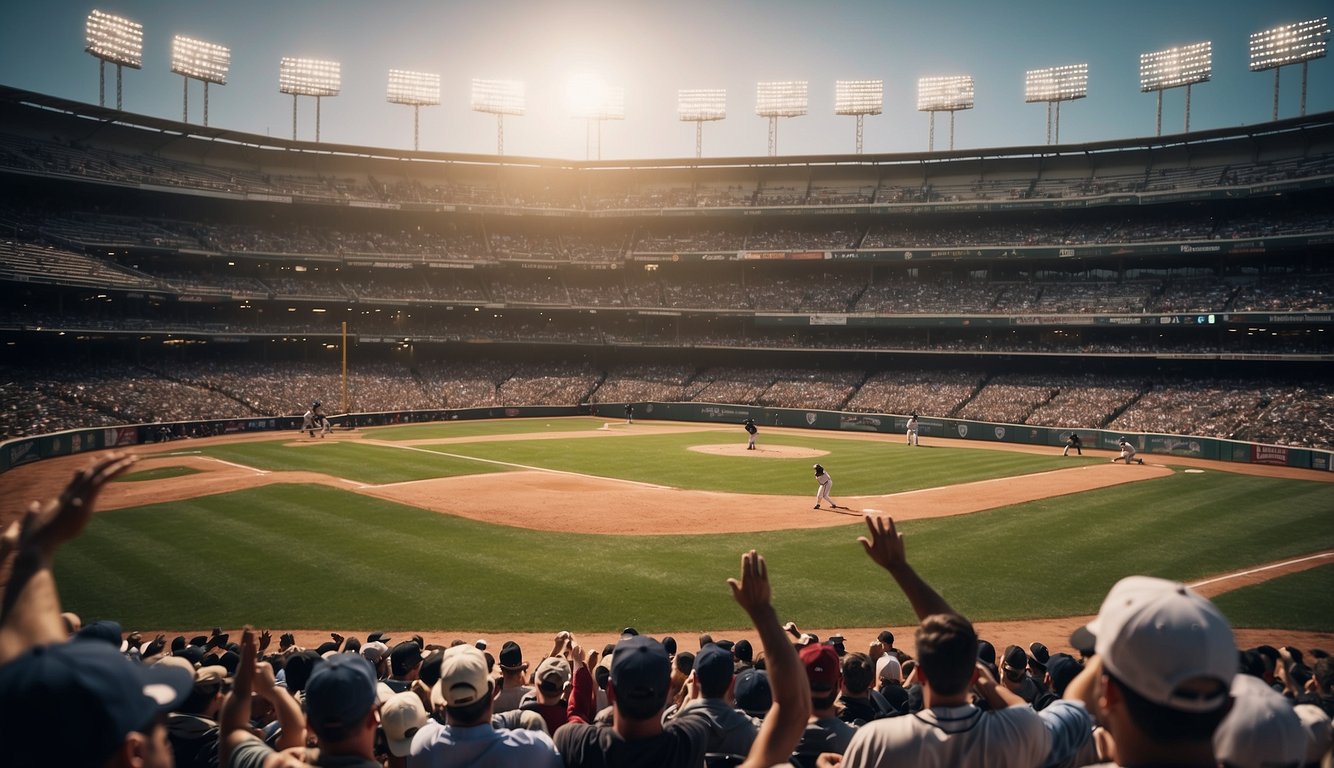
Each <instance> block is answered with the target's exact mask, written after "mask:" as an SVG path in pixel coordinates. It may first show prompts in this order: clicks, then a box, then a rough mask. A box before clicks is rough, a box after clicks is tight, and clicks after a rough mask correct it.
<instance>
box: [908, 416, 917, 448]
mask: <svg viewBox="0 0 1334 768" xmlns="http://www.w3.org/2000/svg"><path fill="white" fill-rule="evenodd" d="M907 432H908V445H917V414H915V413H914V414H911V415H910V416H908V428H907Z"/></svg>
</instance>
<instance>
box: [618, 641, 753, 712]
mask: <svg viewBox="0 0 1334 768" xmlns="http://www.w3.org/2000/svg"><path fill="white" fill-rule="evenodd" d="M706 647H707V646H706ZM703 652H704V650H703V649H702V648H701V649H700V653H703ZM729 656H730V654H729ZM698 657H699V654H696V660H697V661H698ZM671 679H672V662H671V659H669V658H667V649H666V648H663V647H662V643H659V642H658V641H657V640H654V639H653V638H650V637H631V638H627V639H625V640H622V641H621V642H619V643H617V644H616V650H615V652H614V653H613V655H612V657H611V684H612V685H613V686H615V687H616V698H618V699H622V700H627V701H654V700H658V699H662V698H663V697H664V696H665V695H666V693H667V686H668V685H669V684H670V683H671Z"/></svg>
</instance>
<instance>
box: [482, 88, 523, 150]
mask: <svg viewBox="0 0 1334 768" xmlns="http://www.w3.org/2000/svg"><path fill="white" fill-rule="evenodd" d="M472 108H473V111H474V112H485V113H488V114H492V115H495V116H496V154H497V155H501V156H504V154H505V115H522V114H523V113H524V86H523V83H522V82H521V81H519V80H478V79H476V78H474V79H473V81H472Z"/></svg>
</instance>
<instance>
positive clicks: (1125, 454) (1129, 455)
mask: <svg viewBox="0 0 1334 768" xmlns="http://www.w3.org/2000/svg"><path fill="white" fill-rule="evenodd" d="M1117 445H1119V446H1121V455H1120V456H1116V457H1114V458H1113V459H1112V463H1113V464H1115V463H1116V462H1117V460H1118V459H1123V460H1124V461H1125V462H1126V463H1127V464H1129V463H1131V462H1132V461H1138V462H1139V463H1140V464H1143V463H1144V459H1137V458H1135V453H1136V451H1135V446H1133V445H1131V444H1130V441H1129V440H1127V439H1125V438H1124V437H1123V438H1121V439H1120V441H1118V442H1117Z"/></svg>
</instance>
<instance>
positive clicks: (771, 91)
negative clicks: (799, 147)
mask: <svg viewBox="0 0 1334 768" xmlns="http://www.w3.org/2000/svg"><path fill="white" fill-rule="evenodd" d="M807 101H808V99H807V83H806V81H805V80H773V81H769V82H764V83H756V84H755V114H757V115H759V116H760V117H767V118H769V157H774V156H775V155H777V154H778V118H780V117H800V116H802V115H804V114H806V104H807Z"/></svg>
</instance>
